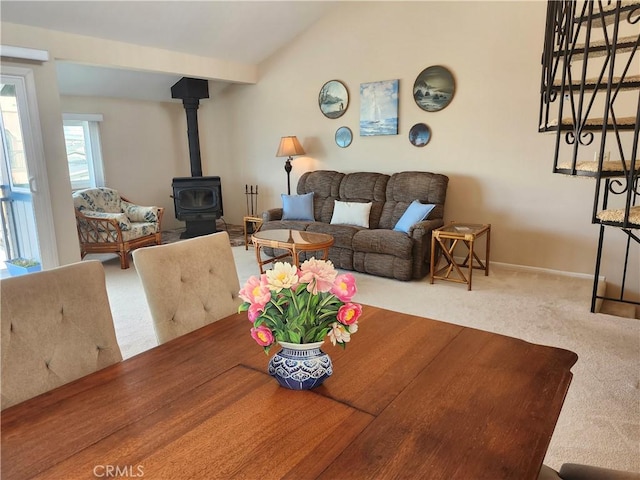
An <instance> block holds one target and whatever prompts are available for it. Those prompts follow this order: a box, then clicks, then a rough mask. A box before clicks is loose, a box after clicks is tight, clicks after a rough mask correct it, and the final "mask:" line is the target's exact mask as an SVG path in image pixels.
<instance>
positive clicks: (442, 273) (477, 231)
mask: <svg viewBox="0 0 640 480" xmlns="http://www.w3.org/2000/svg"><path fill="white" fill-rule="evenodd" d="M485 234H486V236H487V246H486V252H485V260H484V263H483V262H482V260H480V258H479V257H478V255H477V254H476V252H475V251H474V250H473V247H474V245H473V244H474V242H475V241H476V240H477V239H478V238H480V237H482V236H483V235H485ZM458 242H460V243H462V244H463V245H465V246H466V247H467V249H468V250H469V253H468V254H467V256H466V257H465V259H464V261H463V262H462V263H457V262H456V261H455V259H454V256H453V252H454V250H455V248H456V246H457V245H458ZM490 245H491V224H476V223H457V222H451V223H449V224H447V225H445V226H444V227H440V228H438V229H436V230H434V231H433V232H432V235H431V283H433V281H434V280H436V279H438V280H448V281H450V282H458V283H466V284H467V287H468V288H467V289H468V290H471V280H472V275H473V269H474V268H476V269H479V270H484V275H485V277H486V276H487V275H489V252H490ZM436 247H439V248H440V249H441V250H442V253H443V255H444V258H445V261H446V263H447V264H446V265H445V266H444V267H442V268H440V269H439V270H438V271H437V272H436V271H434V270H435V268H436V267H437V263H438V262H437V261H436V254H435V251H436ZM437 260H438V261H439V260H440V256H438V259H437ZM474 261H475V264H474ZM463 268H466V269H467V270H468V271H467V274H466V275H465V273H464V271H463V270H462V269H463ZM454 272H455V273H456V274H457V277H455V276H453V277H452V276H451V275H452V274H453V273H454Z"/></svg>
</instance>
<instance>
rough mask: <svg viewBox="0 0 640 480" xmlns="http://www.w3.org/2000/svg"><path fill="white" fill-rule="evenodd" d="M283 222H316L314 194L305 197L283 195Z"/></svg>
mask: <svg viewBox="0 0 640 480" xmlns="http://www.w3.org/2000/svg"><path fill="white" fill-rule="evenodd" d="M282 220H306V221H308V222H313V221H315V218H313V192H310V193H305V194H304V195H285V194H284V193H283V194H282Z"/></svg>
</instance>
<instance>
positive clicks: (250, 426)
mask: <svg viewBox="0 0 640 480" xmlns="http://www.w3.org/2000/svg"><path fill="white" fill-rule="evenodd" d="M250 327H251V323H250V322H249V321H248V320H247V317H246V313H243V314H237V315H232V316H230V317H227V318H225V319H223V320H220V321H218V322H215V323H212V324H210V325H207V326H205V327H203V328H200V329H198V330H196V331H193V332H191V333H189V334H187V335H183V336H181V337H179V338H177V339H175V340H172V341H170V342H168V343H165V344H162V345H160V346H158V347H155V348H152V349H151V350H148V351H145V352H143V353H141V354H139V355H137V356H135V357H132V358H129V359H127V360H125V361H123V362H120V363H118V364H115V365H112V366H110V367H108V368H105V369H103V370H101V371H98V372H96V373H94V374H91V375H89V376H87V377H83V378H81V379H79V380H76V381H74V382H72V383H68V384H66V385H63V386H62V387H59V388H57V389H55V390H52V391H50V392H47V393H45V394H43V395H40V396H38V397H35V398H33V399H30V400H27V401H25V402H23V403H20V404H17V405H14V406H12V407H10V408H7V409H5V410H4V411H2V415H1V417H2V419H1V427H2V430H1V440H2V444H1V445H2V450H1V456H2V464H1V477H2V479H3V480H9V479H30V478H38V479H41V478H42V479H44V478H47V479H56V480H58V479H75V478H92V479H95V478H114V477H118V478H144V479H180V480H182V479H231V478H241V479H272V478H273V479H275V478H288V479H296V480H297V479H387V478H394V479H396V478H411V479H413V478H416V479H443V480H445V479H446V480H452V479H462V480H468V479H485V478H486V479H492V480H496V479H516V478H517V479H519V480H527V479H536V478H537V475H538V471H539V470H540V467H541V464H542V461H543V459H544V456H545V453H546V450H547V447H548V445H549V441H550V439H551V435H552V433H553V430H554V427H555V424H556V421H557V418H558V415H559V414H560V410H561V408H562V404H563V401H564V398H565V394H566V392H567V390H568V388H569V384H570V382H571V377H572V374H571V372H570V369H571V367H572V365H573V364H574V363H575V362H576V361H577V356H576V354H575V353H573V352H570V351H568V350H563V349H560V348H554V347H549V346H542V345H536V344H532V343H528V342H525V341H523V340H519V339H516V338H512V337H507V336H504V335H499V334H496V333H490V332H486V331H482V330H476V329H473V328H468V327H463V326H459V325H454V324H449V323H445V322H441V321H436V320H431V319H427V318H422V317H419V316H414V315H407V314H403V313H398V312H393V311H390V310H385V309H382V308H377V307H372V306H364V309H363V315H362V317H361V320H360V322H359V329H358V332H357V333H355V334H354V335H353V337H352V339H351V342H350V343H349V344H348V345H347V346H346V348H345V349H342V348H340V347H339V346H338V347H332V346H331V344H330V343H328V342H326V343H325V345H324V346H323V347H322V348H323V350H324V351H325V352H327V353H329V355H330V356H331V358H332V361H333V368H334V373H333V375H332V376H331V377H330V378H328V379H327V380H326V381H325V382H324V384H323V385H322V386H320V387H318V388H316V389H313V390H309V391H293V390H288V389H285V388H283V387H280V386H279V385H278V383H277V382H276V380H275V379H273V378H272V377H270V376H269V375H268V374H267V373H266V372H267V362H268V357H267V356H266V355H265V354H264V352H263V351H262V348H260V347H259V346H258V345H257V344H256V343H255V342H254V341H253V340H252V339H251V337H250V335H249V329H250Z"/></svg>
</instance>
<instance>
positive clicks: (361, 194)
mask: <svg viewBox="0 0 640 480" xmlns="http://www.w3.org/2000/svg"><path fill="white" fill-rule="evenodd" d="M448 182H449V178H448V177H447V176H445V175H441V174H436V173H429V172H399V173H394V174H393V175H385V174H382V173H373V172H356V173H340V172H336V171H329V170H318V171H314V172H307V173H305V174H303V175H302V176H301V177H300V180H299V181H298V185H297V193H298V195H305V194H309V193H311V192H313V217H314V218H313V220H310V219H307V220H286V219H284V220H283V209H282V208H273V209H270V210H267V211H266V212H264V213H263V214H262V219H263V225H262V230H271V229H294V230H306V231H309V232H319V233H327V234H330V235H332V236H333V237H334V244H333V246H332V247H331V248H330V249H329V260H331V261H332V262H333V264H334V265H335V266H336V267H337V268H342V269H346V270H353V271H357V272H363V273H368V274H372V275H378V276H383V277H390V278H395V279H397V280H403V281H407V280H412V279H419V278H423V277H424V276H426V275H427V274H428V273H429V264H430V252H431V232H432V230H434V229H436V228H439V227H441V226H442V225H444V221H443V216H444V202H445V197H446V193H447V184H448ZM416 200H417V201H419V202H420V203H421V204H432V205H435V206H434V208H433V209H432V210H431V211H430V212H429V214H428V215H427V217H426V218H425V219H424V220H421V221H418V222H417V223H415V224H413V225H411V226H410V227H409V228H408V229H407V232H406V233H405V232H404V231H397V230H394V227H395V226H396V224H397V223H398V220H400V218H401V217H402V216H403V214H404V213H405V211H407V209H408V208H409V206H410V205H411V204H412V202H414V201H416ZM336 201H339V202H350V203H353V202H355V203H364V204H366V203H369V202H370V203H371V210H370V213H369V219H368V220H369V221H368V227H365V226H358V225H349V224H336V223H335V221H334V224H332V223H331V220H332V217H333V213H334V206H335V202H336ZM263 251H264V252H265V253H266V254H267V255H273V256H275V255H276V254H278V253H281V252H274V251H273V249H269V248H265V249H263ZM311 256H314V255H313V253H312V252H310V253H307V255H306V257H311Z"/></svg>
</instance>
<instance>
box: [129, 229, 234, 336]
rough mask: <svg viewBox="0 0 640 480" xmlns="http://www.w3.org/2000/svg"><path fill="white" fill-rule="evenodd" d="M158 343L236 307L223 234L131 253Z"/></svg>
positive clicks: (230, 260) (226, 239)
mask: <svg viewBox="0 0 640 480" xmlns="http://www.w3.org/2000/svg"><path fill="white" fill-rule="evenodd" d="M132 255H133V263H134V265H135V268H136V270H137V272H138V275H139V276H140V280H141V281H142V286H143V288H144V293H145V296H146V298H147V303H148V304H149V309H150V311H151V317H152V319H153V326H154V329H155V332H156V337H157V339H158V343H165V342H168V341H169V340H171V339H173V338H176V337H178V336H180V335H184V334H185V333H188V332H191V331H192V330H195V329H197V328H200V327H203V326H204V325H207V324H209V323H212V322H215V321H216V320H220V319H222V318H224V317H227V316H229V315H231V314H233V313H236V312H237V311H238V306H239V305H240V303H241V300H240V297H239V296H238V292H239V290H240V283H239V280H238V273H237V270H236V264H235V262H234V259H233V253H232V251H231V244H230V243H229V235H228V234H227V232H219V233H212V234H210V235H205V236H201V237H195V238H191V239H187V240H182V241H180V242H176V243H170V244H167V245H159V246H152V247H147V248H143V249H140V250H136V251H134V252H133V254H132Z"/></svg>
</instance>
